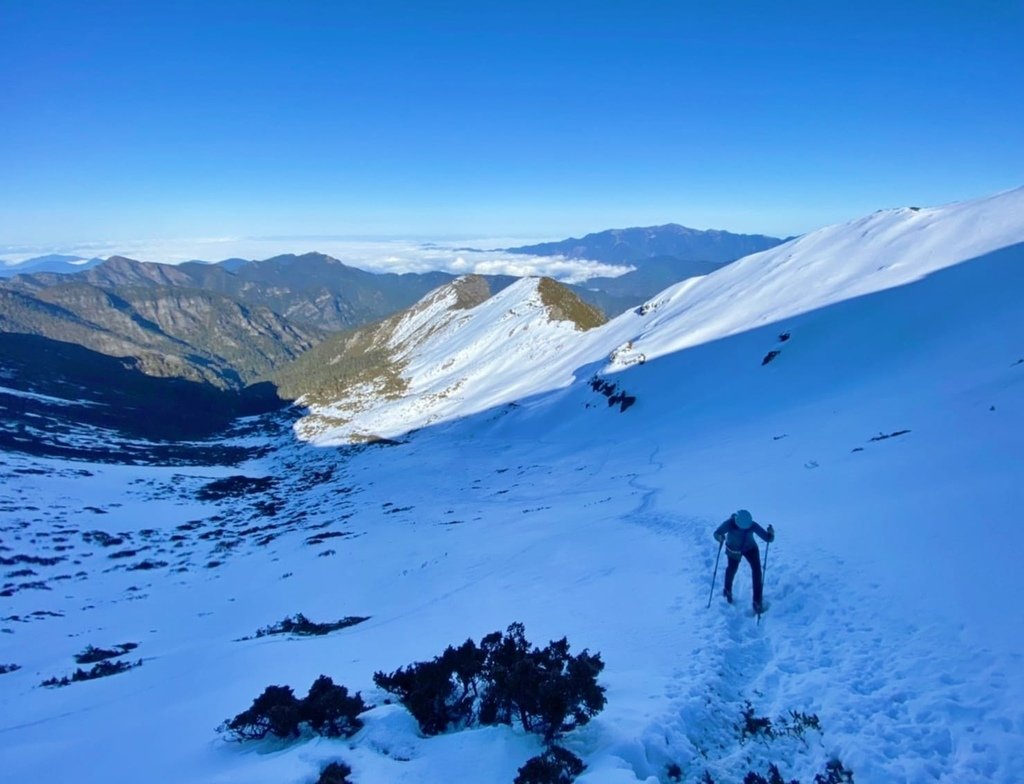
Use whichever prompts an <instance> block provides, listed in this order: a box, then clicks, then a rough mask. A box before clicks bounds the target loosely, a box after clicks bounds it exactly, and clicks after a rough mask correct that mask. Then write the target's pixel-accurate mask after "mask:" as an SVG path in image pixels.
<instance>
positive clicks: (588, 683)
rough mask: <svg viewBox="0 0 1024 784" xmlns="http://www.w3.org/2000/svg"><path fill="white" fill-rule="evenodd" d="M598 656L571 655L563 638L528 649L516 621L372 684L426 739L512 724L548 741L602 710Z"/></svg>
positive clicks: (378, 675)
mask: <svg viewBox="0 0 1024 784" xmlns="http://www.w3.org/2000/svg"><path fill="white" fill-rule="evenodd" d="M603 669H604V662H602V661H601V656H600V654H590V653H589V652H588V651H586V650H584V651H583V652H582V653H580V654H578V655H576V656H572V655H570V653H569V643H568V641H567V640H566V639H565V638H562V639H561V640H557V641H555V642H551V643H549V644H548V645H547V647H545V648H538V647H535V646H531V644H530V643H529V642H528V641H527V640H526V636H525V629H524V627H523V625H522V624H521V623H514V624H512V625H511V626H509V627H508V630H507V631H506V633H505V634H502V633H501V632H493V633H492V634H489V635H487V636H486V637H484V638H483V639H482V640H481V641H480V644H479V645H477V644H476V643H475V642H473V641H472V640H466V642H464V643H463V644H462V645H460V646H459V647H458V648H453V647H451V646H449V647H448V648H447V649H445V651H444V652H443V653H442V654H441V655H440V656H437V657H435V658H434V659H433V660H431V661H427V662H417V663H414V664H410V665H409V666H407V667H401V668H399V669H398V670H396V671H395V672H393V673H390V674H385V673H383V672H378V673H376V674H375V675H374V676H373V680H374V683H376V684H377V686H379V687H380V688H382V689H384V690H385V691H387V692H390V693H391V694H394V695H395V696H397V697H398V699H399V701H401V703H402V704H403V705H405V707H406V708H407V709H408V710H409V712H410V713H411V714H412V715H413V717H414V718H415V719H416V720H417V722H419V725H420V729H421V730H422V731H423V732H424V734H426V735H436V734H438V733H441V732H444V731H446V730H448V729H457V728H460V727H466V726H471V725H476V724H484V725H492V724H509V725H511V724H513V723H514V722H518V723H519V724H520V725H521V726H522V727H523V729H525V730H527V731H528V732H535V733H537V734H539V735H541V736H543V737H544V739H545V740H546V741H551V740H553V739H554V738H556V737H558V736H559V735H561V734H562V733H564V732H569V731H570V730H573V729H575V728H576V727H578V726H581V725H583V724H586V723H587V722H588V721H590V719H591V718H592V717H593V716H595V715H596V714H597V713H598V712H600V711H601V709H602V708H604V705H605V701H606V700H605V696H604V688H603V687H602V686H599V685H598V684H597V676H598V675H599V674H600V672H601V671H602V670H603Z"/></svg>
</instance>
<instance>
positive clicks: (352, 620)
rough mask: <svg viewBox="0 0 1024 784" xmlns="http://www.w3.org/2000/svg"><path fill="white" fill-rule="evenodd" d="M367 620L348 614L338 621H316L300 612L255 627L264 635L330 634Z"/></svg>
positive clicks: (259, 635) (258, 632)
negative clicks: (261, 626)
mask: <svg viewBox="0 0 1024 784" xmlns="http://www.w3.org/2000/svg"><path fill="white" fill-rule="evenodd" d="M368 620H369V618H368V617H363V616H359V615H349V616H347V617H345V618H342V619H341V620H340V621H333V622H328V623H316V622H314V621H311V620H309V618H307V617H306V616H305V615H303V614H302V613H296V614H295V617H294V618H285V619H284V620H283V621H281V622H280V623H275V624H271V625H270V626H264V627H263V628H262V629H257V630H256V636H257V637H266V636H268V635H271V634H298V635H302V636H313V635H320V634H330V633H331V632H334V631H337V630H338V629H344V628H346V627H348V626H355V625H356V624H357V623H362V622H363V621H368Z"/></svg>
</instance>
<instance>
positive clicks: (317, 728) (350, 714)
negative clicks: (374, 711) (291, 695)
mask: <svg viewBox="0 0 1024 784" xmlns="http://www.w3.org/2000/svg"><path fill="white" fill-rule="evenodd" d="M364 710H366V704H365V703H364V702H363V699H362V697H360V696H359V695H358V694H355V695H350V694H349V693H348V689H346V688H345V687H344V686H340V685H338V684H336V683H335V682H334V681H332V680H331V679H330V678H328V677H327V676H326V675H321V676H320V677H319V678H317V679H316V680H315V681H313V685H312V686H310V687H309V694H307V695H306V698H305V699H304V700H302V703H301V705H300V714H301V720H302V721H305V722H307V723H308V724H309V727H310V729H311V730H313V732H315V733H316V734H317V735H323V736H325V737H328V738H348V737H351V736H352V735H355V734H356V732H358V731H359V728H360V727H362V726H363V723H362V722H361V721H360V720H359V718H358V717H359V714H360V713H362V712H363V711H364Z"/></svg>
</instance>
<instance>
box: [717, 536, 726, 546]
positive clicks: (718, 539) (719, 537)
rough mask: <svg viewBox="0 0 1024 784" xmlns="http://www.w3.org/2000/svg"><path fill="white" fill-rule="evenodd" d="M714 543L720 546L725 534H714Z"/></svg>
mask: <svg viewBox="0 0 1024 784" xmlns="http://www.w3.org/2000/svg"><path fill="white" fill-rule="evenodd" d="M715 541H716V542H718V543H719V544H721V543H722V542H724V541H725V534H715Z"/></svg>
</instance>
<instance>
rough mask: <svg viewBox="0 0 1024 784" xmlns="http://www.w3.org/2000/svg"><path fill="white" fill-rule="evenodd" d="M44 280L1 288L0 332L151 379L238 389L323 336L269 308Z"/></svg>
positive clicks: (146, 288)
mask: <svg viewBox="0 0 1024 784" xmlns="http://www.w3.org/2000/svg"><path fill="white" fill-rule="evenodd" d="M156 266H159V265H156ZM132 271H133V272H134V270H132ZM165 273H166V271H165V270H159V271H157V272H156V273H155V275H154V278H156V279H166V274H165ZM118 277H119V278H120V279H121V280H127V278H126V277H121V276H118ZM109 280H111V279H110V278H109V277H108V281H109ZM46 282H47V281H45V280H44V281H40V280H38V279H34V280H33V279H28V280H26V279H25V278H14V279H12V280H11V281H9V282H8V284H9V285H8V284H5V285H3V286H0V331H3V332H10V333H21V334H27V335H38V336H42V337H46V338H50V339H51V340H58V341H62V342H66V343H74V344H77V345H79V346H83V347H85V348H88V349H91V350H93V351H97V352H100V353H102V354H107V355H110V356H119V357H134V358H136V359H137V360H138V362H139V367H140V368H142V369H143V370H144V371H145V372H147V373H150V374H152V375H156V376H176V377H181V378H186V379H190V380H193V381H205V382H208V383H211V384H213V385H215V386H218V387H221V388H241V387H243V386H246V385H247V384H251V383H253V382H256V381H259V380H262V379H263V378H265V377H266V376H267V375H268V374H269V373H270V372H271V371H272V370H273V369H274V368H276V367H279V366H280V365H282V364H284V363H285V362H287V361H289V360H291V359H294V358H295V357H296V356H298V355H299V354H301V353H302V352H303V351H305V350H307V349H309V348H311V347H312V346H313V345H315V344H316V343H317V342H319V340H321V339H322V338H323V336H324V334H325V333H324V332H323V331H322V330H318V329H315V328H310V327H300V326H297V325H295V324H292V323H289V322H288V321H287V320H286V319H284V318H282V317H281V316H279V315H278V314H276V313H274V312H272V311H271V310H269V309H268V308H265V307H253V308H250V307H246V306H245V305H243V304H241V303H239V302H236V301H234V300H231V299H229V298H227V297H224V296H222V295H219V294H213V293H210V292H206V291H201V290H198V289H190V288H180V287H177V286H174V285H166V284H164V283H157V282H155V281H151V282H149V284H148V285H128V284H123V285H117V286H111V287H110V288H101V287H100V286H99V285H96V284H93V283H88V282H86V281H85V280H81V279H79V278H78V277H77V276H75V277H69V276H61V280H60V281H55V282H54V284H53V285H49V286H47V285H45V283H46Z"/></svg>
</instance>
